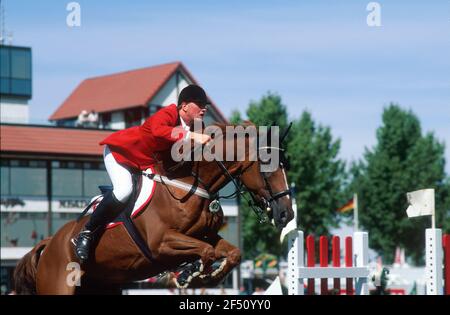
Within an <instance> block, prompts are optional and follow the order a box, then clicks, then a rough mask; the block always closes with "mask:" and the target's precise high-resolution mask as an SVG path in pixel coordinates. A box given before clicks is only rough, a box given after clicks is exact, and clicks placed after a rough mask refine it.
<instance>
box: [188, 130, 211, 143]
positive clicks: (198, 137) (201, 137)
mask: <svg viewBox="0 0 450 315" xmlns="http://www.w3.org/2000/svg"><path fill="white" fill-rule="evenodd" d="M191 139H192V140H194V142H196V143H200V144H205V143H208V142H209V141H211V137H210V136H209V135H205V134H202V133H196V132H191Z"/></svg>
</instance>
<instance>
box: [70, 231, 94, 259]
mask: <svg viewBox="0 0 450 315" xmlns="http://www.w3.org/2000/svg"><path fill="white" fill-rule="evenodd" d="M92 238H93V232H91V231H90V230H82V231H81V232H80V233H78V235H77V237H75V238H72V240H71V242H72V244H73V245H74V246H75V255H76V256H77V257H78V259H80V261H81V262H84V261H86V260H88V258H89V251H90V245H91V241H92Z"/></svg>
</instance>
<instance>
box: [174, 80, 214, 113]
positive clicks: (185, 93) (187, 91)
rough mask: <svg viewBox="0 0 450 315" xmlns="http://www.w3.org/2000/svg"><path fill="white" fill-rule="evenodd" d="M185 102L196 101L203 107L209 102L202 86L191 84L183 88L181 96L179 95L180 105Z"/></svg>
mask: <svg viewBox="0 0 450 315" xmlns="http://www.w3.org/2000/svg"><path fill="white" fill-rule="evenodd" d="M183 102H186V103H189V102H194V103H196V104H197V105H198V106H200V107H201V108H204V107H205V106H206V105H207V104H208V98H207V97H206V93H205V91H204V90H203V89H202V88H201V87H199V86H198V85H195V84H191V85H188V86H186V87H185V88H184V89H183V90H181V93H180V96H179V97H178V107H179V106H181V103H183Z"/></svg>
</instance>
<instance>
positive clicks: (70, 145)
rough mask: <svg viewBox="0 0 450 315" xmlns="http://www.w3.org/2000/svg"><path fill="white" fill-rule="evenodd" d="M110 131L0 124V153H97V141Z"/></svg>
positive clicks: (98, 154) (96, 154)
mask: <svg viewBox="0 0 450 315" xmlns="http://www.w3.org/2000/svg"><path fill="white" fill-rule="evenodd" d="M112 132H113V131H105V130H89V129H85V130H83V129H75V128H74V129H69V128H55V127H35V126H23V125H0V135H1V136H0V139H1V152H6V151H8V152H22V153H46V154H51V153H54V154H73V155H95V156H101V155H102V153H103V149H102V146H100V145H99V144H98V143H99V142H100V141H102V140H103V139H104V138H106V137H107V136H108V135H110V134H111V133H112Z"/></svg>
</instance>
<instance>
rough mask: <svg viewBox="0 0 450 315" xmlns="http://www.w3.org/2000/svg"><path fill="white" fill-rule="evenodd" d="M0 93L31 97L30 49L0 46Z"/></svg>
mask: <svg viewBox="0 0 450 315" xmlns="http://www.w3.org/2000/svg"><path fill="white" fill-rule="evenodd" d="M0 59H1V70H0V93H1V94H5V95H19V96H26V97H31V78H32V69H31V49H30V48H23V47H13V46H0Z"/></svg>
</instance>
